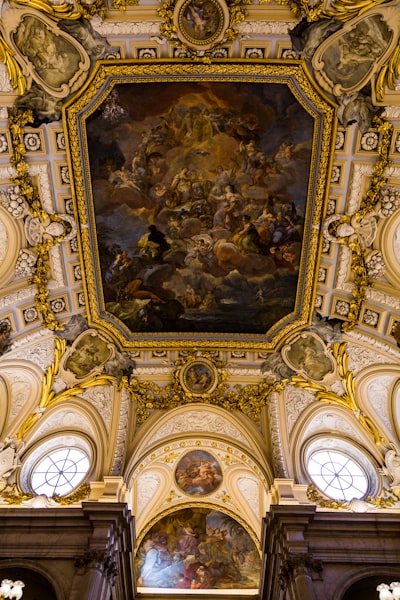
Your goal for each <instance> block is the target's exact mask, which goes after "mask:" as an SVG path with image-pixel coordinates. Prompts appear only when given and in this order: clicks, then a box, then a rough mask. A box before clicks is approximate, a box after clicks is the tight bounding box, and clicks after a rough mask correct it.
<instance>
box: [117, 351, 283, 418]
mask: <svg viewBox="0 0 400 600" xmlns="http://www.w3.org/2000/svg"><path fill="white" fill-rule="evenodd" d="M205 360H206V361H208V362H209V364H210V365H212V366H213V368H214V369H215V377H216V382H215V385H213V386H212V387H210V388H207V386H206V388H205V389H206V391H204V392H198V391H197V389H193V388H192V391H191V387H190V384H187V385H185V384H182V373H185V372H186V371H189V372H190V370H191V369H192V368H193V369H195V368H196V366H197V365H202V366H204V365H205V364H206V363H205V362H204V361H205ZM210 370H211V369H210ZM202 374H203V371H201V372H200V374H199V377H200V378H201V375H202ZM227 378H228V374H227V371H226V369H225V368H224V363H223V362H222V361H219V360H215V359H214V358H213V357H212V356H211V355H209V354H207V353H201V355H200V354H199V353H192V354H190V355H189V356H188V357H185V358H181V359H178V360H177V361H176V362H175V368H174V369H173V371H172V383H170V384H168V385H166V386H164V387H162V386H159V385H157V384H155V383H154V382H151V381H139V380H138V379H137V378H135V377H133V376H131V377H130V378H129V379H128V378H127V377H124V378H123V379H122V381H121V386H123V387H125V389H126V390H127V391H128V392H129V393H130V396H131V399H132V401H133V402H135V404H136V420H137V425H140V424H142V423H143V422H144V421H145V420H146V419H147V418H148V417H149V416H150V415H151V413H152V412H154V411H155V410H160V409H167V408H176V407H178V406H183V405H185V404H190V403H193V402H202V403H205V404H212V405H215V406H220V407H222V408H224V409H226V410H228V411H234V410H237V411H240V412H242V413H243V414H245V415H247V416H248V417H249V418H251V419H252V420H254V421H255V422H256V423H258V421H259V415H260V412H261V409H262V408H263V407H264V406H266V404H267V403H268V399H269V396H270V394H271V393H272V392H274V391H283V383H281V382H277V381H273V382H266V381H262V382H260V383H258V384H248V385H244V386H241V385H239V384H237V385H235V386H233V387H231V386H230V385H229V384H228V383H227ZM199 385H200V386H201V385H202V384H201V382H200V384H199Z"/></svg>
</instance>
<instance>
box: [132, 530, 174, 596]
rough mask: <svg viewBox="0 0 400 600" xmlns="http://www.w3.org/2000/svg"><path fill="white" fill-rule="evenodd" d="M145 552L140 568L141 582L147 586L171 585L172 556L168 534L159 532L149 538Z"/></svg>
mask: <svg viewBox="0 0 400 600" xmlns="http://www.w3.org/2000/svg"><path fill="white" fill-rule="evenodd" d="M145 552H146V555H145V559H144V563H143V565H142V568H141V570H140V578H141V583H142V584H143V585H144V586H146V587H161V588H162V587H169V581H170V569H169V567H170V566H171V564H172V556H171V554H170V552H169V550H168V536H167V535H166V534H165V533H159V534H158V535H156V536H155V537H154V539H151V540H148V541H147V543H146V547H145Z"/></svg>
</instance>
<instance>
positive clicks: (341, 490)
mask: <svg viewBox="0 0 400 600" xmlns="http://www.w3.org/2000/svg"><path fill="white" fill-rule="evenodd" d="M307 470H308V473H309V475H310V477H311V479H312V480H313V482H314V483H315V485H316V486H317V487H318V488H319V489H320V490H321V492H323V493H324V494H326V495H327V496H330V497H331V498H333V499H335V500H344V501H350V500H352V499H353V498H358V499H361V498H363V497H364V496H365V495H366V493H367V491H368V477H367V474H366V472H365V471H364V469H363V468H362V467H361V465H360V464H359V463H358V462H356V461H355V460H354V459H353V458H352V457H350V456H349V455H348V454H345V453H344V452H338V451H337V450H317V451H316V452H314V453H313V454H312V455H311V456H310V458H309V459H308V462H307Z"/></svg>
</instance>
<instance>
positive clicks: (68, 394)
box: [16, 338, 115, 440]
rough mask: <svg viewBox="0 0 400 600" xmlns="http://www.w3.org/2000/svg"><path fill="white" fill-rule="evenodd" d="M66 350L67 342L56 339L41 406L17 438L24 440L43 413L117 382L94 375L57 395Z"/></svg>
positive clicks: (23, 426) (34, 411)
mask: <svg viewBox="0 0 400 600" xmlns="http://www.w3.org/2000/svg"><path fill="white" fill-rule="evenodd" d="M65 350H66V341H65V340H61V339H59V338H55V349H54V360H53V362H52V364H51V365H50V366H49V368H48V369H47V371H46V374H45V375H44V376H43V387H42V395H41V399H40V402H39V405H38V406H37V407H36V408H35V409H34V410H33V411H32V412H31V414H30V415H29V416H28V417H27V418H26V419H25V421H24V423H23V424H22V425H21V427H20V429H19V431H18V433H17V435H16V438H17V439H18V440H22V439H23V437H24V436H25V435H26V434H27V433H28V431H29V430H30V429H32V427H33V426H34V425H35V424H36V422H37V421H38V420H39V419H40V417H41V416H42V415H43V413H44V412H45V411H46V410H47V409H48V408H50V407H51V406H54V405H55V404H59V403H60V402H63V401H66V400H70V399H71V398H73V397H74V396H77V395H78V394H81V393H82V392H84V391H85V390H87V389H89V388H91V387H95V386H98V385H112V384H113V383H114V382H115V377H112V376H111V375H92V376H91V377H88V378H87V379H85V380H84V381H82V382H80V383H78V384H76V385H74V386H73V387H71V388H66V389H65V390H62V391H61V392H58V393H56V392H55V391H54V389H53V386H54V381H55V379H56V376H57V374H58V370H59V367H60V361H61V358H62V356H63V354H64V353H65Z"/></svg>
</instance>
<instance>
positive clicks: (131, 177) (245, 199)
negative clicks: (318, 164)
mask: <svg viewBox="0 0 400 600" xmlns="http://www.w3.org/2000/svg"><path fill="white" fill-rule="evenodd" d="M86 126H87V139H88V152H89V159H90V171H91V187H92V192H93V202H94V212H95V223H96V231H97V242H98V244H97V245H98V249H99V260H100V269H101V277H102V284H103V300H104V307H105V310H106V311H107V313H109V314H111V315H114V316H115V317H117V318H118V319H119V320H120V321H122V322H123V323H124V324H125V326H126V327H127V328H129V330H130V331H131V332H133V333H135V332H168V331H169V332H203V333H208V332H213V333H227V334H228V333H238V334H242V333H243V334H264V333H265V332H266V331H267V330H268V329H269V328H270V327H271V326H272V325H273V324H274V323H276V322H277V321H279V320H280V319H282V318H283V317H286V316H287V315H289V314H290V313H292V311H293V310H294V306H295V298H296V290H297V284H298V277H299V265H300V260H301V251H302V240H303V231H304V221H305V210H306V209H305V207H306V200H307V191H308V183H309V167H310V157H311V153H312V139H313V137H312V136H313V127H314V122H313V118H312V117H311V116H310V114H308V112H307V111H306V110H305V109H304V108H303V107H302V105H301V104H300V103H299V102H298V100H297V99H296V98H295V96H294V95H293V93H292V92H291V90H290V89H289V87H288V86H287V85H283V84H275V83H255V82H228V81H226V82H219V81H204V82H202V81H193V82H190V81H182V82H173V83H171V84H168V83H165V82H163V83H160V82H151V83H150V82H148V83H145V84H143V83H135V84H134V85H129V84H119V85H116V86H115V87H114V88H113V90H112V92H111V93H110V94H109V96H108V97H107V98H106V99H105V100H104V101H103V102H102V104H101V105H100V106H99V108H98V109H97V110H96V111H95V112H93V114H91V115H90V117H89V118H88V120H87V123H86Z"/></svg>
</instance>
